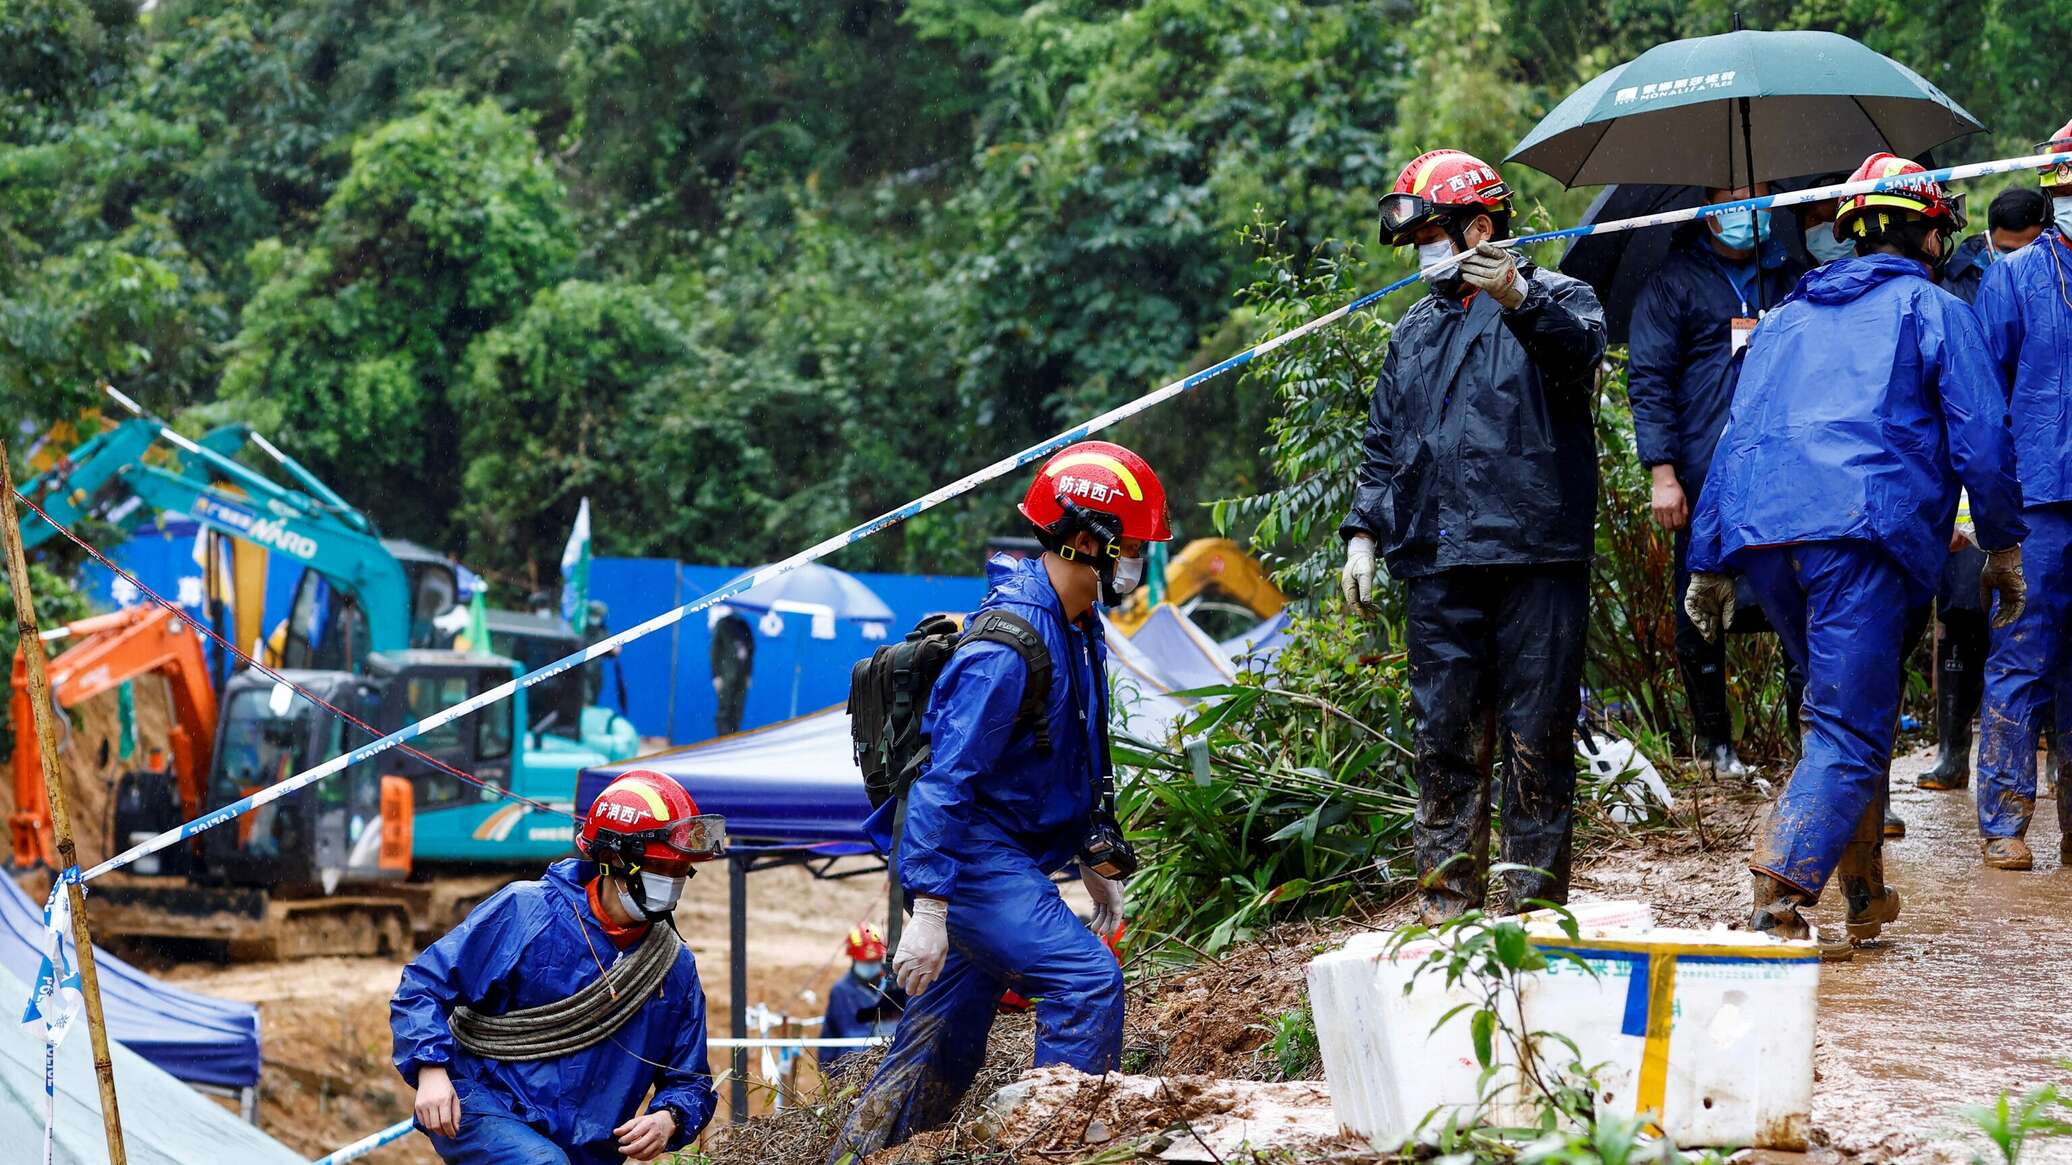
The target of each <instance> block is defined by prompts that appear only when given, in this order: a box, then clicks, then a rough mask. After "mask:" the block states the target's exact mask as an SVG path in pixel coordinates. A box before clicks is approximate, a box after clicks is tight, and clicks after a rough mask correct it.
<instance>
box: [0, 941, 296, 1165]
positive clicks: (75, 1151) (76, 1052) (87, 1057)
mask: <svg viewBox="0 0 2072 1165" xmlns="http://www.w3.org/2000/svg"><path fill="white" fill-rule="evenodd" d="M101 976H102V978H101V985H102V987H103V989H104V990H105V989H106V988H107V986H108V982H109V979H108V968H107V967H106V966H103V967H102V968H101ZM28 997H29V987H28V984H27V983H26V982H24V981H23V980H22V978H21V976H19V975H16V974H14V973H13V971H12V969H11V967H10V966H6V965H0V999H26V998H28ZM111 1005H112V1000H111ZM112 1018H113V1017H112V1016H111V1021H112ZM91 1045H92V1041H90V1040H89V1039H87V1033H86V1021H85V1019H84V1018H81V1019H80V1021H79V1022H78V1024H77V1026H75V1027H74V1028H73V1030H72V1034H71V1036H70V1038H68V1039H67V1040H66V1041H65V1044H64V1046H63V1047H62V1048H60V1049H59V1050H58V1065H57V1067H58V1070H57V1082H58V1098H57V1126H56V1130H55V1132H56V1136H55V1145H54V1152H53V1156H52V1159H53V1160H54V1161H56V1162H57V1165H102V1163H103V1162H105V1161H107V1160H108V1146H107V1141H106V1140H105V1135H104V1134H103V1132H102V1130H101V1098H100V1093H99V1091H98V1088H97V1086H96V1084H95V1082H94V1067H93V1051H92V1046H91ZM109 1050H110V1051H111V1052H112V1053H113V1054H114V1059H115V1089H116V1095H117V1097H118V1099H119V1100H120V1101H121V1105H122V1128H123V1141H124V1145H125V1147H126V1148H127V1149H128V1151H129V1159H130V1162H131V1165H196V1163H197V1162H210V1161H216V1162H225V1163H229V1162H236V1165H306V1161H305V1159H304V1158H303V1157H302V1156H301V1155H300V1154H298V1153H295V1152H293V1151H291V1150H290V1149H289V1148H288V1147H287V1146H285V1145H283V1144H281V1143H280V1142H279V1141H276V1140H274V1139H273V1138H272V1137H269V1136H267V1135H266V1134H265V1133H262V1132H260V1131H259V1130H258V1129H256V1128H254V1127H253V1126H251V1125H248V1124H246V1123H245V1122H244V1121H242V1120H240V1119H238V1116H237V1114H236V1113H233V1112H231V1111H230V1110H229V1109H226V1108H224V1107H223V1106H222V1105H220V1104H218V1103H217V1102H215V1101H213V1100H210V1099H209V1098H208V1097H206V1096H203V1095H202V1094H201V1093H199V1092H196V1091H195V1090H194V1089H192V1088H189V1087H188V1086H187V1085H185V1084H182V1083H181V1082H180V1081H178V1080H176V1079H174V1078H173V1077H172V1076H170V1075H167V1074H166V1073H165V1072H164V1071H163V1070H161V1069H159V1068H157V1067H155V1066H154V1065H153V1064H152V1063H151V1062H150V1061H149V1060H146V1059H145V1058H144V1057H142V1056H140V1055H138V1054H137V1053H136V1052H135V1051H132V1050H131V1049H130V1048H128V1047H126V1046H124V1045H123V1044H121V1043H119V1042H118V1043H116V1044H114V1045H113V1046H112V1047H111V1048H110V1049H109ZM42 1143H43V1041H42V1040H40V1039H37V1038H35V1037H33V1036H29V1035H25V1034H23V1033H22V1030H21V1029H20V1028H18V1027H16V1026H15V1025H13V1024H7V1025H6V1030H5V1031H4V1032H0V1144H5V1145H7V1146H8V1152H7V1153H6V1154H5V1157H6V1159H7V1160H9V1161H34V1160H36V1159H37V1157H38V1155H39V1153H40V1147H41V1145H42Z"/></svg>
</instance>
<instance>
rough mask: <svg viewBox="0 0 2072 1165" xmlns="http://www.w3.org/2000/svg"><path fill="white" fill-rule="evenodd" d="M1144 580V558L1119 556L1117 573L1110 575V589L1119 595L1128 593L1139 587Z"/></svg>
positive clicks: (1116, 567) (1116, 566)
mask: <svg viewBox="0 0 2072 1165" xmlns="http://www.w3.org/2000/svg"><path fill="white" fill-rule="evenodd" d="M1143 581H1144V560H1143V559H1141V558H1118V559H1116V560H1115V573H1114V574H1113V575H1112V576H1110V577H1109V580H1108V589H1109V590H1111V591H1114V592H1115V593H1116V594H1118V595H1126V594H1129V593H1130V592H1131V591H1133V590H1136V589H1137V584H1138V583H1140V582H1143Z"/></svg>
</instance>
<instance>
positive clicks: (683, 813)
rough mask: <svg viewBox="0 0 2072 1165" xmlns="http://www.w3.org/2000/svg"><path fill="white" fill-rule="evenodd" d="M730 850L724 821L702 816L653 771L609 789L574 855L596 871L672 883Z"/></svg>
mask: <svg viewBox="0 0 2072 1165" xmlns="http://www.w3.org/2000/svg"><path fill="white" fill-rule="evenodd" d="M726 844H727V819H726V818H724V817H721V816H719V815H718V814H716V813H699V812H698V803H697V802H696V801H693V800H692V799H691V795H690V794H689V793H687V792H685V791H684V787H683V786H682V785H679V784H677V783H676V782H675V781H672V780H670V779H669V778H668V777H665V776H663V775H662V774H660V773H658V772H654V771H652V770H650V769H635V770H633V771H632V772H629V773H626V774H624V775H622V776H620V777H619V778H618V779H617V780H615V781H613V782H612V783H611V784H609V785H606V786H605V788H604V792H602V793H599V794H598V795H597V800H596V801H595V802H593V803H592V804H591V806H590V814H589V816H587V817H585V818H583V826H582V829H581V830H579V831H578V832H577V834H576V849H577V850H578V851H580V852H581V853H582V855H583V856H584V857H586V858H589V859H590V860H591V861H593V862H596V863H597V864H598V865H601V866H604V867H607V868H609V869H614V870H633V871H646V872H648V873H653V874H661V875H665V876H668V877H672V878H680V877H682V876H683V875H685V874H686V873H688V872H689V871H690V868H691V863H692V862H707V861H711V860H712V859H713V858H716V857H718V856H720V855H721V854H723V853H725V852H726Z"/></svg>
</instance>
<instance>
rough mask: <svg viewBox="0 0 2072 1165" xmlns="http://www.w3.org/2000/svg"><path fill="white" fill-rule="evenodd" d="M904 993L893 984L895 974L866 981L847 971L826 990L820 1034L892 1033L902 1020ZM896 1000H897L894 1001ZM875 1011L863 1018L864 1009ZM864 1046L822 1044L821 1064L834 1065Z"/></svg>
mask: <svg viewBox="0 0 2072 1165" xmlns="http://www.w3.org/2000/svg"><path fill="white" fill-rule="evenodd" d="M904 998H905V997H904V994H903V993H901V992H900V990H899V988H898V987H897V986H896V985H894V984H893V982H892V976H891V975H889V974H887V975H883V976H881V977H880V978H879V979H878V981H877V982H875V983H866V982H864V981H863V980H862V979H859V978H857V977H856V974H855V972H853V971H852V972H849V973H847V974H844V975H843V976H842V977H841V978H840V979H838V980H836V981H835V985H834V986H833V987H830V988H828V991H827V1016H826V1018H825V1019H824V1020H823V1021H822V1022H821V1025H820V1034H821V1035H823V1036H825V1037H826V1038H828V1039H831V1040H846V1039H854V1038H856V1037H858V1036H874V1035H879V1034H881V1033H882V1034H884V1035H891V1034H892V1029H893V1028H894V1027H895V1026H897V1025H898V1023H899V1012H900V1006H898V1005H897V1004H902V1003H903V1002H904ZM895 1001H896V1002H895ZM866 1011H868V1012H871V1013H873V1015H872V1018H869V1019H866V1018H864V1012H866ZM866 1050H868V1049H865V1048H822V1049H820V1055H819V1057H818V1058H819V1060H820V1066H821V1067H822V1068H831V1067H833V1066H834V1064H835V1061H837V1060H840V1059H842V1058H844V1057H846V1056H852V1055H855V1054H856V1053H857V1052H862V1051H866Z"/></svg>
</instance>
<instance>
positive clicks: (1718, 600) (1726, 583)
mask: <svg viewBox="0 0 2072 1165" xmlns="http://www.w3.org/2000/svg"><path fill="white" fill-rule="evenodd" d="M1683 603H1684V614H1686V615H1689V616H1690V617H1691V625H1692V626H1694V627H1696V628H1697V629H1698V634H1700V635H1702V636H1704V637H1705V642H1707V643H1718V642H1719V641H1720V636H1721V635H1723V634H1725V633H1726V630H1727V628H1728V627H1729V626H1731V625H1732V624H1733V622H1734V580H1733V579H1732V578H1730V577H1728V576H1726V575H1724V574H1718V573H1715V572H1713V571H1706V570H1701V571H1699V572H1697V573H1696V574H1693V575H1692V576H1691V585H1690V586H1689V587H1687V588H1685V590H1684V601H1683Z"/></svg>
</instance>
